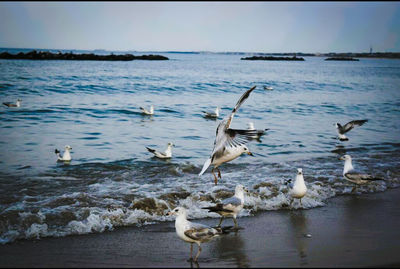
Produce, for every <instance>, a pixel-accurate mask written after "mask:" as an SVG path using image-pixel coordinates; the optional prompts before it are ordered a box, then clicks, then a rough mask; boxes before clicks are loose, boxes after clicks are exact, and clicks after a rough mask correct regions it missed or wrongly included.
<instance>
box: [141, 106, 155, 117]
mask: <svg viewBox="0 0 400 269" xmlns="http://www.w3.org/2000/svg"><path fill="white" fill-rule="evenodd" d="M139 108H140V110H142V114H145V115H154V106H153V105H151V106H150V110H147V109H145V108H144V107H139Z"/></svg>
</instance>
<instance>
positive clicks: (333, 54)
mask: <svg viewBox="0 0 400 269" xmlns="http://www.w3.org/2000/svg"><path fill="white" fill-rule="evenodd" d="M32 50H36V51H38V52H45V51H48V52H52V53H59V52H61V53H73V54H77V53H87V54H90V53H94V54H96V55H109V54H111V53H113V54H115V55H121V54H132V55H138V54H143V53H146V54H160V53H168V54H172V53H176V54H222V55H243V56H291V57H293V56H297V57H341V58H343V57H348V58H349V57H350V58H351V57H353V58H386V59H400V52H371V53H370V52H345V53H336V52H329V53H303V52H278V53H263V52H240V51H237V52H211V51H136V50H127V51H109V50H104V49H95V50H76V49H72V50H71V49H38V48H0V53H2V52H8V53H13V54H15V53H19V52H23V53H27V52H30V51H32Z"/></svg>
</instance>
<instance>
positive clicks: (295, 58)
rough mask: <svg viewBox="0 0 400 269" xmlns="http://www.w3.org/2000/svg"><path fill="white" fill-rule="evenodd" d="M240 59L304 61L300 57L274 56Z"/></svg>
mask: <svg viewBox="0 0 400 269" xmlns="http://www.w3.org/2000/svg"><path fill="white" fill-rule="evenodd" d="M240 60H250V61H304V58H302V57H296V56H293V57H275V56H252V57H244V58H240Z"/></svg>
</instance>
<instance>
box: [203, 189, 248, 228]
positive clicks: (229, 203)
mask: <svg viewBox="0 0 400 269" xmlns="http://www.w3.org/2000/svg"><path fill="white" fill-rule="evenodd" d="M245 192H247V193H248V192H249V191H248V190H247V189H246V188H245V187H243V185H240V184H239V185H237V186H236V188H235V194H234V195H233V196H232V197H229V198H227V199H224V200H222V201H221V203H218V204H216V205H215V206H209V207H203V209H208V211H209V212H215V213H218V214H219V215H221V219H220V221H219V224H218V226H217V227H221V224H222V221H223V220H224V217H232V218H233V222H234V223H235V228H236V229H237V228H238V224H237V221H236V217H237V215H238V214H239V212H240V210H242V209H243V204H244V193H245Z"/></svg>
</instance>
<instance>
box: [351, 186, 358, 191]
mask: <svg viewBox="0 0 400 269" xmlns="http://www.w3.org/2000/svg"><path fill="white" fill-rule="evenodd" d="M356 189H357V185H354V187H353V189H351V193H353V192H355V190H356Z"/></svg>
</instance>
